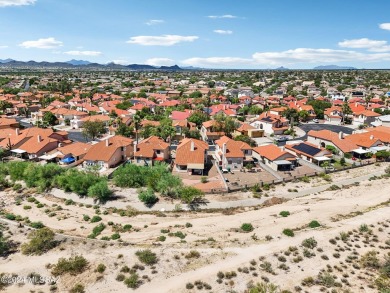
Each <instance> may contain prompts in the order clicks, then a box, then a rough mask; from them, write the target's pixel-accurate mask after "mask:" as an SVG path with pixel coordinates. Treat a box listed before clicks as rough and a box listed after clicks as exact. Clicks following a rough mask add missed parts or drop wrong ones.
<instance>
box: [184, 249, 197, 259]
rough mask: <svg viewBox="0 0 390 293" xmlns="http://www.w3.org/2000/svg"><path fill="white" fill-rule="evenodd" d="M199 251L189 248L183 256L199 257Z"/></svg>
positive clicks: (188, 257)
mask: <svg viewBox="0 0 390 293" xmlns="http://www.w3.org/2000/svg"><path fill="white" fill-rule="evenodd" d="M199 257H200V253H199V252H198V251H196V250H191V251H190V252H189V253H187V254H186V256H185V258H187V259H190V258H199Z"/></svg>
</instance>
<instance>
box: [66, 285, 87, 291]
mask: <svg viewBox="0 0 390 293" xmlns="http://www.w3.org/2000/svg"><path fill="white" fill-rule="evenodd" d="M69 293H85V289H84V286H83V285H81V284H76V285H75V286H74V287H73V288H72V289H70V290H69Z"/></svg>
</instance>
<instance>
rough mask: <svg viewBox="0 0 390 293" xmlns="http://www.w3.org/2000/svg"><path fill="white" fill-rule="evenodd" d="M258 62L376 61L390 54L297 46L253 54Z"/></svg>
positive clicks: (279, 63) (273, 63) (276, 63)
mask: <svg viewBox="0 0 390 293" xmlns="http://www.w3.org/2000/svg"><path fill="white" fill-rule="evenodd" d="M252 57H253V59H254V60H255V62H256V63H258V64H268V65H286V64H297V63H333V62H358V61H363V62H376V61H380V60H381V59H383V60H390V54H388V53H384V54H379V53H375V54H373V53H361V52H356V51H347V50H333V49H311V48H297V49H293V50H287V51H282V52H258V53H255V54H253V56H252Z"/></svg>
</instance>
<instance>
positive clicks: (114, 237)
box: [111, 233, 121, 240]
mask: <svg viewBox="0 0 390 293" xmlns="http://www.w3.org/2000/svg"><path fill="white" fill-rule="evenodd" d="M119 238H121V235H120V234H119V233H114V234H112V235H111V239H112V240H117V239H119Z"/></svg>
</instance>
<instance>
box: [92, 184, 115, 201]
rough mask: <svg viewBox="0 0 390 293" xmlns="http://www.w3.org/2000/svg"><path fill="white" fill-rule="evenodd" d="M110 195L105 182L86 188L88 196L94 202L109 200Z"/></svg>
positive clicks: (110, 192)
mask: <svg viewBox="0 0 390 293" xmlns="http://www.w3.org/2000/svg"><path fill="white" fill-rule="evenodd" d="M111 195H112V191H111V190H110V188H108V185H107V181H100V182H98V183H96V184H95V185H92V186H91V187H90V188H88V196H89V197H93V199H94V200H95V201H99V202H100V203H104V202H106V201H107V200H109V198H110V197H111Z"/></svg>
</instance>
